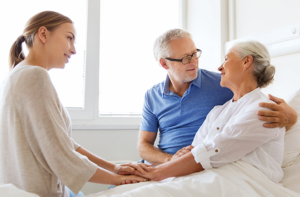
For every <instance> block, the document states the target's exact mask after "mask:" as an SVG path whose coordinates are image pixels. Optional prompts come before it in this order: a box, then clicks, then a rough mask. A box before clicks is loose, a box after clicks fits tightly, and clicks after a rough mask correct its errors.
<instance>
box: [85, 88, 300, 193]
mask: <svg viewBox="0 0 300 197" xmlns="http://www.w3.org/2000/svg"><path fill="white" fill-rule="evenodd" d="M288 104H289V105H290V106H291V107H292V108H294V109H295V110H296V111H297V113H298V122H297V124H296V125H294V126H293V127H292V128H291V129H290V130H289V131H288V132H287V133H286V135H285V153H284V161H283V165H282V168H283V171H284V177H283V179H282V181H281V182H280V184H275V183H273V182H272V181H270V180H269V179H268V178H267V177H266V176H265V175H264V174H263V173H262V172H260V171H259V170H258V169H256V168H255V167H253V166H251V165H249V164H248V163H246V162H242V161H237V162H234V163H232V164H227V165H225V166H223V167H221V168H215V169H209V170H204V171H202V172H198V173H194V174H191V175H187V176H183V177H178V178H169V179H167V180H164V181H161V182H145V183H138V184H131V185H122V186H118V187H115V188H113V189H110V190H106V191H103V192H100V193H96V194H90V195H87V197H102V196H114V197H117V196H132V197H134V196H138V197H143V196H145V197H150V196H178V197H181V196H185V197H187V196H201V197H202V196H207V197H208V196H251V197H253V196H280V197H283V196H300V155H299V154H300V90H298V91H297V92H295V93H294V94H293V95H292V96H291V97H290V99H289V100H288Z"/></svg>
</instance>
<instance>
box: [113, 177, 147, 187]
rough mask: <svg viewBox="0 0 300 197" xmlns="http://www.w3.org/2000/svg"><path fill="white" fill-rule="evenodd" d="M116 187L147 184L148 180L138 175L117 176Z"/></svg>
mask: <svg viewBox="0 0 300 197" xmlns="http://www.w3.org/2000/svg"><path fill="white" fill-rule="evenodd" d="M116 181H117V182H116V184H115V185H117V186H118V185H124V184H131V183H139V182H146V181H148V179H146V178H144V177H140V176H136V175H117V179H116Z"/></svg>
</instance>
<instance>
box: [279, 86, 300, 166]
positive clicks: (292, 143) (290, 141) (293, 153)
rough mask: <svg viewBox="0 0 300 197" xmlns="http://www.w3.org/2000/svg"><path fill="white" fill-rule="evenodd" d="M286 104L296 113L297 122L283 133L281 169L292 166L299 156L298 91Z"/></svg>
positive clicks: (299, 98) (299, 94) (299, 106)
mask: <svg viewBox="0 0 300 197" xmlns="http://www.w3.org/2000/svg"><path fill="white" fill-rule="evenodd" d="M287 103H288V104H289V105H290V106H291V107H292V108H293V109H294V110H295V111H296V112H297V113H298V121H297V123H296V124H295V125H294V126H293V127H292V128H291V129H290V130H289V131H288V132H286V133H285V137H284V157H283V163H282V167H283V168H285V167H288V166H290V165H292V164H293V163H294V162H295V160H296V159H297V157H298V155H299V154H300V90H298V91H297V92H295V93H294V94H293V95H292V96H291V97H290V98H289V99H288V102H287Z"/></svg>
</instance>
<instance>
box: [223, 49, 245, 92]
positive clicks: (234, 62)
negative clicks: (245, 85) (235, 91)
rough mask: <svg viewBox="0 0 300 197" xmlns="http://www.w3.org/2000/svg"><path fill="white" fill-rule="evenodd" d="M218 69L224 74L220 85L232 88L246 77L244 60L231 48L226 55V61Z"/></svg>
mask: <svg viewBox="0 0 300 197" xmlns="http://www.w3.org/2000/svg"><path fill="white" fill-rule="evenodd" d="M218 70H219V71H220V72H221V75H222V77H221V83H220V85H221V86H222V87H227V88H230V89H232V87H235V86H238V85H239V83H241V82H242V81H243V79H244V60H243V59H240V58H239V57H238V56H237V55H236V54H235V53H234V52H233V51H232V49H230V50H229V52H228V53H227V55H226V56H225V61H224V63H223V64H222V65H221V66H220V67H219V68H218Z"/></svg>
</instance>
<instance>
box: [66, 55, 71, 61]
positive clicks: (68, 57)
mask: <svg viewBox="0 0 300 197" xmlns="http://www.w3.org/2000/svg"><path fill="white" fill-rule="evenodd" d="M65 56H66V57H67V62H69V59H70V56H69V55H66V54H65Z"/></svg>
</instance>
